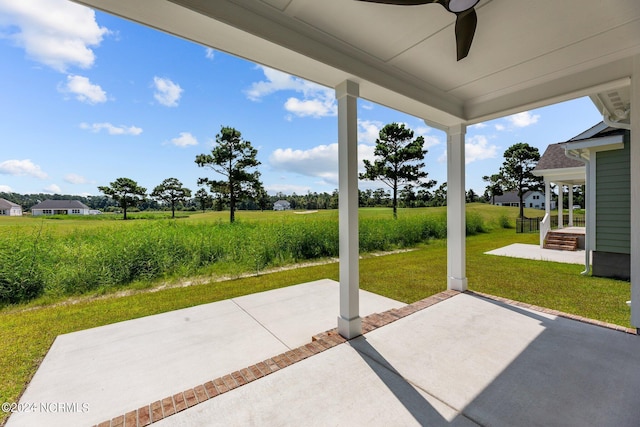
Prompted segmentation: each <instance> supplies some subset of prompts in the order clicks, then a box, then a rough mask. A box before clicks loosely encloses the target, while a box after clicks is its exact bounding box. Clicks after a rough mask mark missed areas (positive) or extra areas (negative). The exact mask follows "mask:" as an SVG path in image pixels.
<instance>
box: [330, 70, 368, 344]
mask: <svg viewBox="0 0 640 427" xmlns="http://www.w3.org/2000/svg"><path fill="white" fill-rule="evenodd" d="M359 92H360V91H359V86H358V84H357V83H355V82H352V81H349V80H345V81H344V82H342V83H340V84H339V85H338V86H336V98H337V100H338V192H339V195H340V196H339V199H338V208H339V209H338V212H339V233H340V315H339V316H338V333H340V335H342V336H343V337H345V338H347V339H351V338H355V337H357V336H359V335H362V321H361V319H360V313H359V311H360V301H359V299H358V298H359V294H358V291H359V287H360V286H359V280H360V277H359V276H360V272H359V268H360V267H359V259H358V256H359V247H358V244H359V242H358V96H359V94H360V93H359Z"/></svg>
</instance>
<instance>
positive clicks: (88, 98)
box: [58, 76, 107, 104]
mask: <svg viewBox="0 0 640 427" xmlns="http://www.w3.org/2000/svg"><path fill="white" fill-rule="evenodd" d="M58 90H59V91H60V92H62V93H71V94H74V95H75V97H76V99H77V100H78V101H80V102H86V103H87V104H98V103H101V102H106V101H107V93H106V92H105V91H104V90H102V88H101V87H100V86H99V85H96V84H93V83H91V82H90V81H89V79H88V78H87V77H84V76H67V83H66V84H64V85H62V84H61V85H59V86H58Z"/></svg>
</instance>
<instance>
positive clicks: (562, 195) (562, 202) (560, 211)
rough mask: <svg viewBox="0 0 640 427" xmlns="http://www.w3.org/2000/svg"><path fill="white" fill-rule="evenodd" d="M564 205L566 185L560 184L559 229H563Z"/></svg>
mask: <svg viewBox="0 0 640 427" xmlns="http://www.w3.org/2000/svg"><path fill="white" fill-rule="evenodd" d="M562 205H564V184H563V183H562V182H559V183H558V228H563V227H564V224H562Z"/></svg>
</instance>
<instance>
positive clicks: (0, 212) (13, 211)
mask: <svg viewBox="0 0 640 427" xmlns="http://www.w3.org/2000/svg"><path fill="white" fill-rule="evenodd" d="M0 216H22V206H20V205H16V204H15V203H13V202H10V201H8V200H6V199H0Z"/></svg>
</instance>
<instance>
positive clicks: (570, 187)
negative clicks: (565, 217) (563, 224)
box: [567, 184, 573, 227]
mask: <svg viewBox="0 0 640 427" xmlns="http://www.w3.org/2000/svg"><path fill="white" fill-rule="evenodd" d="M567 188H568V189H569V224H567V225H568V226H569V227H573V184H569V185H567Z"/></svg>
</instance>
